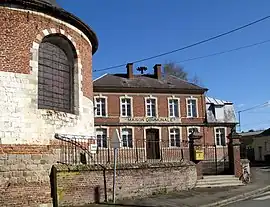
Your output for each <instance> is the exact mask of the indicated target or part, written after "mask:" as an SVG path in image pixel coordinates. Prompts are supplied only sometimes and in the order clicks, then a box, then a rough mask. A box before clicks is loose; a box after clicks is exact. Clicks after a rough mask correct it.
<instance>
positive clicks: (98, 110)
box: [95, 96, 107, 117]
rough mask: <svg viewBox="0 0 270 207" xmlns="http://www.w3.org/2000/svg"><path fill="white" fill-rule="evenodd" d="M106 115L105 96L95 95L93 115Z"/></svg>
mask: <svg viewBox="0 0 270 207" xmlns="http://www.w3.org/2000/svg"><path fill="white" fill-rule="evenodd" d="M106 115H107V98H106V97H102V96H97V97H95V116H97V117H101V116H106Z"/></svg>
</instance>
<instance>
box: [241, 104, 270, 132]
mask: <svg viewBox="0 0 270 207" xmlns="http://www.w3.org/2000/svg"><path fill="white" fill-rule="evenodd" d="M269 104H270V101H267V102H265V103H263V104H259V105H256V106H253V107H250V108H247V109H244V110H240V111H238V125H239V128H238V131H239V132H241V113H242V112H245V111H250V110H253V109H256V108H261V107H265V106H268V105H269Z"/></svg>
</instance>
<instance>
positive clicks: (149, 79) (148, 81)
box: [94, 74, 208, 92]
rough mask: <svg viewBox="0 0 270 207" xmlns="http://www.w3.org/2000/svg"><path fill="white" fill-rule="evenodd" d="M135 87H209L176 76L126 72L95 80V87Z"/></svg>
mask: <svg viewBox="0 0 270 207" xmlns="http://www.w3.org/2000/svg"><path fill="white" fill-rule="evenodd" d="M110 87H113V88H135V89H149V90H151V89H163V90H165V89H167V90H174V89H185V90H190V91H200V92H204V91H207V90H208V89H206V88H202V87H200V86H197V85H195V84H192V83H189V82H187V81H184V80H181V79H180V78H177V77H175V76H170V75H169V76H166V77H162V78H161V79H157V78H155V77H154V75H150V74H147V75H134V77H133V78H128V77H127V75H126V74H105V75H103V76H101V77H99V78H97V79H95V80H94V90H95V88H110Z"/></svg>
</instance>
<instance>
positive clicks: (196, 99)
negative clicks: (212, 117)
mask: <svg viewBox="0 0 270 207" xmlns="http://www.w3.org/2000/svg"><path fill="white" fill-rule="evenodd" d="M188 100H195V101H196V112H197V116H196V117H194V116H188ZM186 111H187V118H198V117H199V110H198V98H194V97H193V96H191V97H189V98H186Z"/></svg>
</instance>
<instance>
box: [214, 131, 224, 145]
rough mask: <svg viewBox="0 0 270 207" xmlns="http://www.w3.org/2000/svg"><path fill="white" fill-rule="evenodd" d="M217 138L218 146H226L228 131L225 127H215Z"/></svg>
mask: <svg viewBox="0 0 270 207" xmlns="http://www.w3.org/2000/svg"><path fill="white" fill-rule="evenodd" d="M215 139H216V145H217V146H225V145H226V133H225V128H223V127H222V128H215Z"/></svg>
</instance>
